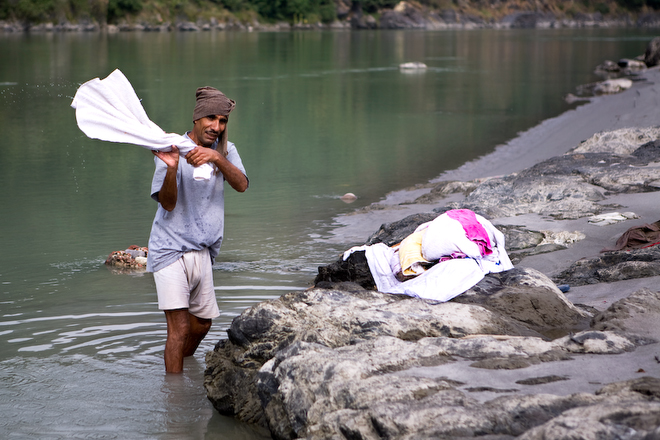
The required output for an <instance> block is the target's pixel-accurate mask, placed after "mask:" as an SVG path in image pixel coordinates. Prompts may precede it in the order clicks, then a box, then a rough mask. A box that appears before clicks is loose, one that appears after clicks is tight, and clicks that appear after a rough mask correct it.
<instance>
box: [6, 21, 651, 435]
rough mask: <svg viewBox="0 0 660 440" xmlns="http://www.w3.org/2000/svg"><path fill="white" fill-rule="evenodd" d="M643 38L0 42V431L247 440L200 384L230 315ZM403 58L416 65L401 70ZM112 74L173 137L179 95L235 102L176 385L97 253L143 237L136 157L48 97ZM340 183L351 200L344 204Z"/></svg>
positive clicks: (158, 316) (131, 37)
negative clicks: (233, 159)
mask: <svg viewBox="0 0 660 440" xmlns="http://www.w3.org/2000/svg"><path fill="white" fill-rule="evenodd" d="M653 36H654V34H653V32H652V31H648V30H623V29H615V30H607V29H600V30H598V29H582V30H516V31H505V30H500V31H493V30H483V31H481V30H480V31H458V32H454V31H443V32H413V31H400V32H399V31H396V32H394V31H393V32H378V31H373V32H371V31H369V32H291V33H288V32H287V33H231V32H203V33H121V34H114V35H102V34H43V35H0V115H1V117H0V133H2V136H1V137H0V186H1V188H2V191H0V230H1V231H2V233H1V234H0V249H1V250H2V252H1V253H0V380H1V381H2V384H1V386H0V438H30V439H32V438H39V439H60V438H62V439H65V438H66V439H70V438H86V439H88V438H118V439H239V440H241V439H260V438H268V436H267V433H265V432H264V431H262V430H260V429H258V428H255V427H252V426H249V425H245V424H242V423H239V422H236V421H234V420H233V419H231V418H227V417H223V416H220V415H219V414H217V412H215V411H214V410H213V408H212V406H211V405H210V403H209V402H208V401H207V399H206V396H205V392H204V389H203V386H202V380H203V371H204V352H205V351H207V350H209V349H211V348H212V347H213V345H214V344H215V342H217V341H218V340H219V339H220V338H223V337H225V330H226V329H227V327H228V325H229V324H230V323H231V320H232V319H233V318H234V317H235V316H237V315H238V314H240V312H241V311H242V310H244V309H245V308H246V307H249V306H250V305H251V304H254V303H255V302H259V301H263V300H267V299H272V298H277V297H278V296H279V295H281V294H282V293H285V292H287V291H291V290H294V289H303V288H306V287H309V285H310V283H311V281H312V280H313V278H314V276H315V273H316V268H317V266H319V265H321V264H326V263H328V262H331V261H332V260H334V259H335V258H336V256H337V255H338V254H339V253H340V252H341V251H343V250H344V249H345V248H347V247H348V246H350V245H353V244H355V243H350V242H347V243H340V242H338V240H336V239H334V240H326V238H327V237H329V236H330V234H331V231H332V228H333V226H334V225H335V220H336V219H337V218H338V217H339V216H342V215H343V214H346V213H349V212H351V211H353V210H355V209H356V208H359V207H361V206H365V205H367V204H370V203H372V202H375V201H378V200H379V199H380V198H382V197H383V196H384V195H385V194H386V193H387V192H389V191H392V190H396V189H401V188H404V187H407V186H410V185H414V184H416V183H422V182H426V181H428V180H430V179H432V178H434V177H436V176H438V175H439V174H440V173H442V172H443V171H445V170H451V169H455V168H457V167H458V166H460V165H461V164H463V163H465V162H466V161H469V160H471V159H474V158H476V157H479V156H482V155H484V154H487V153H489V152H491V151H492V150H493V149H494V147H495V146H497V145H499V144H502V143H503V142H505V141H507V140H509V139H511V138H513V137H515V135H516V133H518V132H520V131H522V130H525V129H527V128H530V127H531V126H534V125H536V124H537V123H539V122H540V121H542V120H544V119H546V118H549V117H552V116H556V115H558V114H560V113H562V112H563V111H566V110H568V109H569V108H570V106H569V105H568V104H566V103H565V102H564V101H563V100H562V99H561V97H562V96H563V95H565V94H566V93H569V92H574V91H575V87H576V86H577V85H579V84H584V83H589V82H593V81H595V80H598V78H597V77H595V76H594V74H593V73H592V72H593V70H594V67H595V66H596V65H598V64H600V63H601V62H602V61H603V60H605V59H611V60H615V61H616V60H618V59H620V58H623V57H634V56H636V55H638V54H641V53H643V52H644V49H645V47H646V44H647V43H648V41H650V40H651V38H652V37H653ZM409 61H421V62H424V63H426V64H427V65H428V69H427V70H426V71H425V72H422V73H412V74H411V73H402V72H401V71H400V70H399V68H398V65H399V64H400V63H403V62H409ZM116 68H119V69H121V70H122V71H123V72H124V74H125V75H126V76H127V77H128V79H129V80H130V81H131V83H132V84H133V86H134V88H135V90H136V92H137V94H138V96H139V97H140V98H141V99H142V103H143V105H144V107H145V109H146V111H147V114H148V115H149V116H150V118H151V119H152V120H153V121H154V122H156V123H157V124H158V125H160V126H161V127H162V128H163V129H165V130H166V131H168V132H177V133H182V132H184V131H186V130H188V129H189V128H190V126H191V115H192V108H193V106H194V91H195V89H196V88H197V87H199V86H203V85H212V86H215V87H217V88H219V89H221V90H222V91H223V92H225V93H226V94H227V95H228V96H229V97H230V98H232V99H235V100H236V101H237V107H236V110H235V112H234V113H232V116H231V121H230V123H229V138H230V140H232V141H233V142H234V143H235V144H236V145H237V147H238V149H239V152H240V154H241V156H242V159H243V163H244V165H245V167H246V169H247V171H248V175H249V177H250V181H251V186H250V189H249V190H248V191H247V192H246V193H244V194H237V193H233V192H232V191H231V190H230V189H228V194H227V201H226V209H227V217H226V235H227V238H226V240H225V244H224V246H223V249H222V251H221V254H220V256H219V258H218V260H217V262H216V265H215V266H214V269H215V271H214V277H215V284H216V289H217V294H218V301H219V305H220V308H221V310H222V316H221V317H220V318H219V319H217V320H215V321H214V325H213V328H212V330H211V332H210V334H209V336H208V337H207V339H206V340H205V341H204V342H203V344H202V347H201V348H200V350H199V351H198V353H197V354H196V355H195V357H194V358H191V359H189V360H187V361H186V364H185V372H184V374H183V375H180V376H166V375H165V374H164V368H163V365H162V351H163V348H164V341H165V334H166V327H165V320H164V316H163V314H162V313H161V312H159V311H158V310H157V306H156V298H155V288H154V284H153V280H152V277H151V275H150V274H144V273H118V272H116V271H112V270H110V269H108V268H107V267H106V266H104V264H103V262H104V260H105V258H106V257H107V256H108V254H109V253H110V252H111V251H114V250H120V249H125V248H126V247H128V246H129V245H131V244H137V245H144V246H146V244H147V240H148V236H149V229H150V226H151V221H152V218H153V215H154V213H155V209H156V206H155V203H154V202H153V201H152V200H151V199H150V198H149V189H150V182H151V176H152V172H153V156H152V155H151V153H150V152H148V151H146V150H144V149H141V148H139V147H135V146H129V145H122V144H110V143H104V142H100V141H93V140H90V139H88V138H86V137H85V136H84V135H83V134H82V133H81V132H80V131H79V130H78V128H77V126H76V123H75V117H74V112H73V110H72V109H71V108H70V107H69V105H70V103H71V99H72V97H73V95H74V93H75V91H76V89H77V87H78V86H79V85H80V84H81V83H83V82H85V81H87V80H89V79H92V78H94V77H105V76H106V75H108V74H109V73H110V72H112V70H114V69H116ZM346 192H353V193H355V194H356V195H357V196H358V200H357V201H356V202H355V203H353V204H350V205H349V204H345V203H344V202H342V201H341V200H340V198H339V197H340V196H341V195H342V194H344V193H346ZM379 226H380V225H379V224H374V225H373V228H372V230H376V229H377V228H378V227H379ZM367 235H368V234H367ZM364 238H365V239H366V238H367V237H366V236H365V237H364ZM339 241H341V240H339Z"/></svg>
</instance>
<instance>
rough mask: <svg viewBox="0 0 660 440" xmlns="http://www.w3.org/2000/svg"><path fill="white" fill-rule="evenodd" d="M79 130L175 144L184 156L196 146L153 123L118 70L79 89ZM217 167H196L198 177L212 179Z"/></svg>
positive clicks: (164, 146) (166, 146)
mask: <svg viewBox="0 0 660 440" xmlns="http://www.w3.org/2000/svg"><path fill="white" fill-rule="evenodd" d="M71 107H73V108H74V109H76V121H77V123H78V127H79V128H80V130H81V131H82V132H83V133H85V135H87V137H89V138H92V139H100V140H102V141H109V142H121V143H128V144H134V145H139V146H141V147H143V148H146V149H149V150H157V151H171V150H172V145H176V146H177V147H178V148H179V153H180V154H181V155H182V156H185V155H186V154H187V153H188V152H189V151H191V150H193V149H194V148H195V147H197V145H196V144H195V143H194V142H193V141H191V140H190V139H189V138H187V137H186V136H183V135H180V134H176V133H166V132H165V131H164V130H163V129H162V128H160V127H159V126H158V125H156V124H155V123H154V122H152V121H151V120H150V119H149V117H148V116H147V113H146V112H145V110H144V108H143V107H142V104H141V103H140V99H139V98H138V97H137V95H136V94H135V90H133V86H131V83H130V82H129V81H128V79H127V78H126V77H125V76H124V74H123V73H122V72H121V71H120V70H119V69H116V70H115V71H114V72H112V73H111V74H110V75H108V76H107V77H106V78H105V79H99V78H94V79H92V80H89V81H87V82H86V83H84V84H83V85H81V86H80V87H79V88H78V91H77V92H76V95H75V96H74V98H73V102H71ZM214 171H215V169H214V166H213V165H212V164H210V163H206V164H204V165H201V166H199V167H196V168H195V171H194V173H193V178H194V179H195V180H209V179H210V177H211V175H212V174H213V172H214Z"/></svg>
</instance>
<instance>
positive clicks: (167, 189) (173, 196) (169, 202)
mask: <svg viewBox="0 0 660 440" xmlns="http://www.w3.org/2000/svg"><path fill="white" fill-rule="evenodd" d="M153 153H154V155H155V156H156V157H158V158H159V159H160V160H162V161H163V162H165V164H166V165H167V172H166V173H165V179H164V180H163V185H162V186H161V187H160V191H159V192H158V203H160V205H161V206H162V207H163V209H165V210H166V211H172V210H173V209H174V207H175V206H176V201H177V197H178V194H179V192H178V188H177V186H176V172H177V169H178V168H179V149H178V148H177V147H176V146H174V145H172V151H169V152H162V151H154V152H153Z"/></svg>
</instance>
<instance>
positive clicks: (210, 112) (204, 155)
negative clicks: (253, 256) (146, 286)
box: [147, 87, 248, 373]
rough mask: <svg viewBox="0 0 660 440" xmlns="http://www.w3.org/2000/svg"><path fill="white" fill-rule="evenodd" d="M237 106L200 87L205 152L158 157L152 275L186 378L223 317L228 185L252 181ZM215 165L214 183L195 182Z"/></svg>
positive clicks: (198, 126)
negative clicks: (234, 133) (199, 172)
mask: <svg viewBox="0 0 660 440" xmlns="http://www.w3.org/2000/svg"><path fill="white" fill-rule="evenodd" d="M234 106H235V102H234V101H232V100H231V99H228V98H227V97H226V96H225V95H224V94H223V93H222V92H220V91H219V90H217V89H214V88H212V87H202V88H199V89H197V92H196V103H195V109H194V111H193V127H192V130H191V131H189V132H188V133H186V135H187V136H188V137H189V138H190V139H191V140H192V141H193V142H194V143H195V144H197V147H196V148H195V149H193V150H192V151H190V152H189V153H188V154H186V156H185V160H179V150H178V149H177V148H176V147H175V146H173V147H172V151H171V152H156V151H154V155H155V156H156V157H157V159H155V162H156V171H155V172H154V177H153V180H152V183H151V197H152V198H153V199H154V200H156V201H157V202H158V203H159V205H158V211H157V212H156V217H155V218H154V222H153V225H152V227H151V235H150V237H149V254H148V260H147V271H149V272H153V273H154V281H155V283H156V291H157V293H158V308H159V309H161V310H164V312H165V318H166V321H167V341H166V343H165V355H164V357H165V371H166V372H168V373H181V372H182V371H183V358H184V357H187V356H192V355H193V354H194V353H195V350H197V347H198V346H199V344H200V342H201V341H202V339H204V337H205V336H206V334H207V333H208V331H209V329H210V328H211V320H212V319H213V318H217V317H218V316H219V315H220V310H219V308H218V304H217V300H216V297H215V289H214V287H213V271H212V264H213V261H214V259H215V257H216V256H217V255H218V252H219V250H220V246H221V244H222V238H223V234H224V182H225V180H226V181H227V182H228V183H229V185H230V186H231V187H232V188H234V189H235V190H236V191H239V192H243V191H245V190H246V189H247V187H248V178H247V176H246V173H245V169H244V168H243V164H242V162H241V158H240V156H239V155H238V152H237V151H236V147H235V146H234V144H232V143H231V142H228V141H227V123H228V121H229V113H231V111H232V110H233V109H234ZM205 163H211V164H212V165H214V168H215V172H214V173H213V175H212V176H211V178H210V179H209V180H195V179H194V178H193V169H194V167H196V166H199V165H202V164H205Z"/></svg>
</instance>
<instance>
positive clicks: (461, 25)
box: [0, 2, 660, 35]
mask: <svg viewBox="0 0 660 440" xmlns="http://www.w3.org/2000/svg"><path fill="white" fill-rule="evenodd" d="M402 3H404V2H402ZM406 7H409V6H406ZM412 12H414V14H413V13H412ZM483 15H484V16H479V15H476V14H473V13H467V12H461V11H456V10H453V9H446V10H439V11H433V10H418V9H415V8H412V7H410V9H406V10H397V9H396V8H395V9H392V10H383V11H380V13H379V14H378V19H377V18H375V17H374V15H368V14H358V15H351V16H346V17H343V18H342V19H338V20H335V21H333V22H331V23H321V22H316V23H308V22H306V21H304V22H298V23H289V22H286V21H280V22H277V23H263V22H259V21H258V20H256V19H254V18H253V19H250V20H239V19H236V18H234V17H229V18H227V17H224V18H222V19H217V18H213V17H212V18H197V19H192V20H182V19H179V20H176V21H167V20H163V19H161V18H160V17H150V18H137V17H128V18H125V19H122V20H121V22H120V23H117V24H107V23H100V22H99V21H98V20H93V19H90V18H80V19H77V20H76V19H74V20H73V21H69V20H62V21H56V22H55V21H43V22H29V21H21V20H0V35H1V34H16V33H68V32H73V33H76V32H80V33H109V34H112V33H118V32H204V31H207V32H208V31H246V32H253V31H254V32H286V31H298V30H309V31H314V30H317V31H319V30H320V31H349V30H421V31H441V30H473V29H589V28H631V29H641V28H647V29H649V28H650V29H655V28H660V11H658V12H656V11H654V12H644V13H638V14H633V13H624V14H618V15H616V16H606V15H603V14H601V13H599V12H595V13H579V14H575V15H573V16H567V15H565V14H563V15H556V14H551V13H545V12H536V11H518V12H513V13H510V14H508V15H505V16H504V17H502V18H501V19H494V18H487V17H486V14H483Z"/></svg>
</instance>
